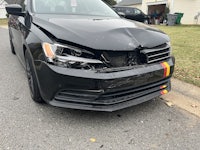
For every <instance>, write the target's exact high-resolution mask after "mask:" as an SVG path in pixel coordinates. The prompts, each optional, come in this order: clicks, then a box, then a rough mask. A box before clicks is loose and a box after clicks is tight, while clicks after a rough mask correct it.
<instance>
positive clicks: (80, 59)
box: [42, 43, 103, 69]
mask: <svg viewBox="0 0 200 150" xmlns="http://www.w3.org/2000/svg"><path fill="white" fill-rule="evenodd" d="M42 47H43V50H44V53H45V56H46V57H47V61H48V62H50V63H53V64H55V65H59V66H63V67H69V68H76V69H82V68H87V69H92V66H91V65H95V64H102V63H103V62H102V61H100V60H97V59H95V58H93V57H94V54H93V53H92V52H90V51H87V50H84V49H79V48H75V47H72V46H66V45H60V44H50V43H43V44H42Z"/></svg>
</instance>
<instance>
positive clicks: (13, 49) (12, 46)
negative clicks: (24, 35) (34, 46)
mask: <svg viewBox="0 0 200 150" xmlns="http://www.w3.org/2000/svg"><path fill="white" fill-rule="evenodd" d="M9 39H10V48H11V52H12V54H14V55H15V54H16V53H15V48H14V45H13V41H12V37H11V34H10V31H9Z"/></svg>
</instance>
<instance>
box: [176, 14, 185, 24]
mask: <svg viewBox="0 0 200 150" xmlns="http://www.w3.org/2000/svg"><path fill="white" fill-rule="evenodd" d="M175 14H176V15H177V18H176V24H181V18H182V17H183V15H184V13H175Z"/></svg>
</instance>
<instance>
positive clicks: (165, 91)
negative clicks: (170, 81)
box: [160, 90, 168, 95]
mask: <svg viewBox="0 0 200 150" xmlns="http://www.w3.org/2000/svg"><path fill="white" fill-rule="evenodd" d="M160 93H161V95H164V94H167V93H168V91H167V90H162V91H161V92H160Z"/></svg>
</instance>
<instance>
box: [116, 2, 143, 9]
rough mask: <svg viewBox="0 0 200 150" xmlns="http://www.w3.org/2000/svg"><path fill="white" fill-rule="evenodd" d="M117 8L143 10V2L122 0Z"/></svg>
mask: <svg viewBox="0 0 200 150" xmlns="http://www.w3.org/2000/svg"><path fill="white" fill-rule="evenodd" d="M116 6H128V7H136V8H138V9H141V8H142V0H122V1H120V2H119V3H117V5H116Z"/></svg>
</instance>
